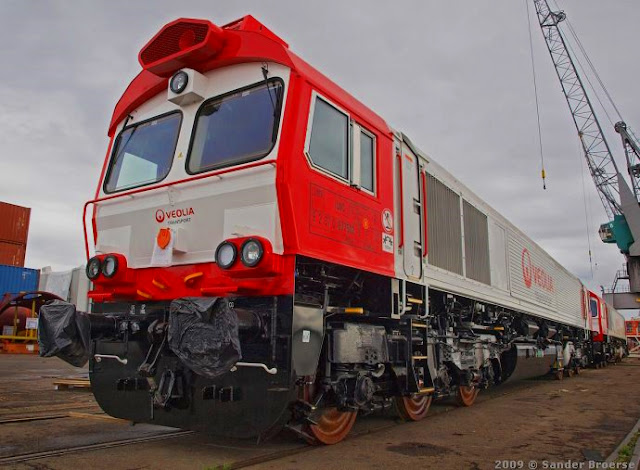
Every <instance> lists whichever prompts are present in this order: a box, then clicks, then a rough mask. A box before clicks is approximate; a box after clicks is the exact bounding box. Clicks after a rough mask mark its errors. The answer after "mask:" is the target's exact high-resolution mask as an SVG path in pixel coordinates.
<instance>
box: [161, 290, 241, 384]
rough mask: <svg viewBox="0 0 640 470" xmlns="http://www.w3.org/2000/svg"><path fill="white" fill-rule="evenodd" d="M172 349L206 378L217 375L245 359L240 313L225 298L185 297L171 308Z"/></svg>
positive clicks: (191, 367)
mask: <svg viewBox="0 0 640 470" xmlns="http://www.w3.org/2000/svg"><path fill="white" fill-rule="evenodd" d="M168 339H169V348H170V349H171V350H172V351H173V352H174V353H175V355H176V356H178V357H179V358H180V359H181V360H182V362H184V364H185V365H186V366H187V367H189V368H190V369H191V370H193V371H194V372H195V373H197V374H200V375H202V376H204V377H207V378H214V377H218V376H220V375H222V374H224V373H226V372H229V370H230V369H231V368H232V367H233V366H234V364H235V363H236V362H238V361H239V360H240V359H241V358H242V353H241V351H240V339H239V336H238V316H237V314H236V313H235V312H234V311H233V309H231V308H230V307H229V302H228V301H227V300H226V299H219V298H214V297H212V298H202V297H184V298H182V299H176V300H174V301H173V302H171V306H170V308H169V333H168Z"/></svg>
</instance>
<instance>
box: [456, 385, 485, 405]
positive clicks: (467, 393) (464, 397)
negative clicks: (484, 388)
mask: <svg viewBox="0 0 640 470" xmlns="http://www.w3.org/2000/svg"><path fill="white" fill-rule="evenodd" d="M479 391H480V389H478V388H476V387H474V386H467V385H460V387H459V388H458V396H457V399H458V404H459V405H461V406H471V405H473V403H474V402H475V401H476V397H477V396H478V392H479Z"/></svg>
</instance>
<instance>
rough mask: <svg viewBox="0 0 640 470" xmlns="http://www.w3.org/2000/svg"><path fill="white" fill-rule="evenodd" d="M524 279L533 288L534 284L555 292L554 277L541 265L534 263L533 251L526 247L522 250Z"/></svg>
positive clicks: (526, 284)
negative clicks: (530, 251) (532, 258)
mask: <svg viewBox="0 0 640 470" xmlns="http://www.w3.org/2000/svg"><path fill="white" fill-rule="evenodd" d="M521 261H522V279H523V280H524V285H525V286H527V288H529V289H530V288H531V286H532V285H533V284H535V285H536V286H538V287H541V288H542V289H544V290H546V291H549V292H553V290H554V288H553V278H552V277H551V276H550V275H549V273H547V272H546V271H545V270H544V269H543V268H541V267H540V266H536V265H535V264H533V261H532V260H531V253H529V250H527V249H526V248H524V249H523V250H522V258H521Z"/></svg>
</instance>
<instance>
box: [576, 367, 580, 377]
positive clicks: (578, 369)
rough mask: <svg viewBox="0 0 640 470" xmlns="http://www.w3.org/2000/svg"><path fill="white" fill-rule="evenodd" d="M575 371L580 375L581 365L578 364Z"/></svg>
mask: <svg viewBox="0 0 640 470" xmlns="http://www.w3.org/2000/svg"><path fill="white" fill-rule="evenodd" d="M575 373H576V375H580V366H577V367H576V368H575Z"/></svg>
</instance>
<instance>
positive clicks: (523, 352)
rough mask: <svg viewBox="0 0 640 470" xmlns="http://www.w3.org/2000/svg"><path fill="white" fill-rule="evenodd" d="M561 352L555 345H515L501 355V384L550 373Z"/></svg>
mask: <svg viewBox="0 0 640 470" xmlns="http://www.w3.org/2000/svg"><path fill="white" fill-rule="evenodd" d="M559 354H561V350H560V349H559V348H558V347H557V346H555V345H549V346H546V347H539V346H538V345H536V344H529V343H516V344H514V345H513V347H512V348H511V349H509V350H508V351H506V352H504V353H503V354H502V383H505V382H512V381H515V380H521V379H530V378H533V377H540V376H542V375H546V374H548V373H549V372H551V368H552V367H553V364H554V363H555V362H556V360H557V359H558V358H559V357H561V356H559Z"/></svg>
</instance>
